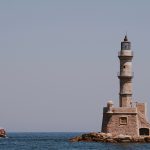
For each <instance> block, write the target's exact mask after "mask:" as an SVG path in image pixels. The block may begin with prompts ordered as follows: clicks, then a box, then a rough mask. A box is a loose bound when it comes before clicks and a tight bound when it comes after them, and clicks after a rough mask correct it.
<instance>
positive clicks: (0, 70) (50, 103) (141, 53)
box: [0, 0, 150, 131]
mask: <svg viewBox="0 0 150 150" xmlns="http://www.w3.org/2000/svg"><path fill="white" fill-rule="evenodd" d="M149 7H150V1H149V0H134V1H131V0H113V1H110V0H49V1H48V0H26V1H25V0H24V1H23V0H22V1H21V0H13V1H11V0H1V1H0V126H2V127H4V128H6V130H7V131H100V129H101V118H102V109H103V106H105V105H106V102H107V101H108V100H113V101H114V103H115V105H116V106H118V99H119V98H118V97H119V96H118V93H119V80H118V78H117V72H118V71H119V59H118V57H117V56H118V51H119V50H120V42H121V41H122V40H123V38H124V35H125V34H126V32H127V34H128V39H129V40H130V41H131V42H132V50H133V51H134V59H133V68H134V80H133V83H134V85H133V88H134V90H133V91H134V95H133V98H134V101H137V100H138V101H141V102H142V101H144V102H147V104H148V108H150V95H149V94H150V69H149V68H150V67H149V64H150V59H149V57H150V45H149V44H150V8H149ZM148 114H149V116H150V109H148Z"/></svg>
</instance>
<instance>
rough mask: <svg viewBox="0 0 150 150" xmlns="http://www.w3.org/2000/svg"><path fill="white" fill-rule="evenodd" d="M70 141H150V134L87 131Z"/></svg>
mask: <svg viewBox="0 0 150 150" xmlns="http://www.w3.org/2000/svg"><path fill="white" fill-rule="evenodd" d="M69 141H70V142H109V143H150V136H129V135H122V134H120V135H112V134H111V133H102V132H101V133H97V132H92V133H86V134H82V135H80V136H76V137H73V138H71V139H69Z"/></svg>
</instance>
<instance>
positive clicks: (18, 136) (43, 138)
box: [0, 133, 150, 150]
mask: <svg viewBox="0 0 150 150" xmlns="http://www.w3.org/2000/svg"><path fill="white" fill-rule="evenodd" d="M80 134H81V133H8V138H4V139H3V138H1V139H0V150H68V149H71V150H150V144H111V143H96V142H91V143H88V142H77V143H71V142H69V141H68V139H69V138H71V137H74V136H77V135H80Z"/></svg>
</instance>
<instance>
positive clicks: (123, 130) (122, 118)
mask: <svg viewBox="0 0 150 150" xmlns="http://www.w3.org/2000/svg"><path fill="white" fill-rule="evenodd" d="M102 132H105V133H112V134H113V135H119V134H123V135H131V136H138V134H139V128H138V115H137V114H136V113H127V112H126V113H107V112H106V108H104V114H103V122H102Z"/></svg>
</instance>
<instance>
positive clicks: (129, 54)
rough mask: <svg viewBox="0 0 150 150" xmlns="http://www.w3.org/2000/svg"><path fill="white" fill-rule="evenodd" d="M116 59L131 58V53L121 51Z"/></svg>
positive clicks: (129, 51)
mask: <svg viewBox="0 0 150 150" xmlns="http://www.w3.org/2000/svg"><path fill="white" fill-rule="evenodd" d="M118 57H133V51H131V50H121V51H119V52H118Z"/></svg>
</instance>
